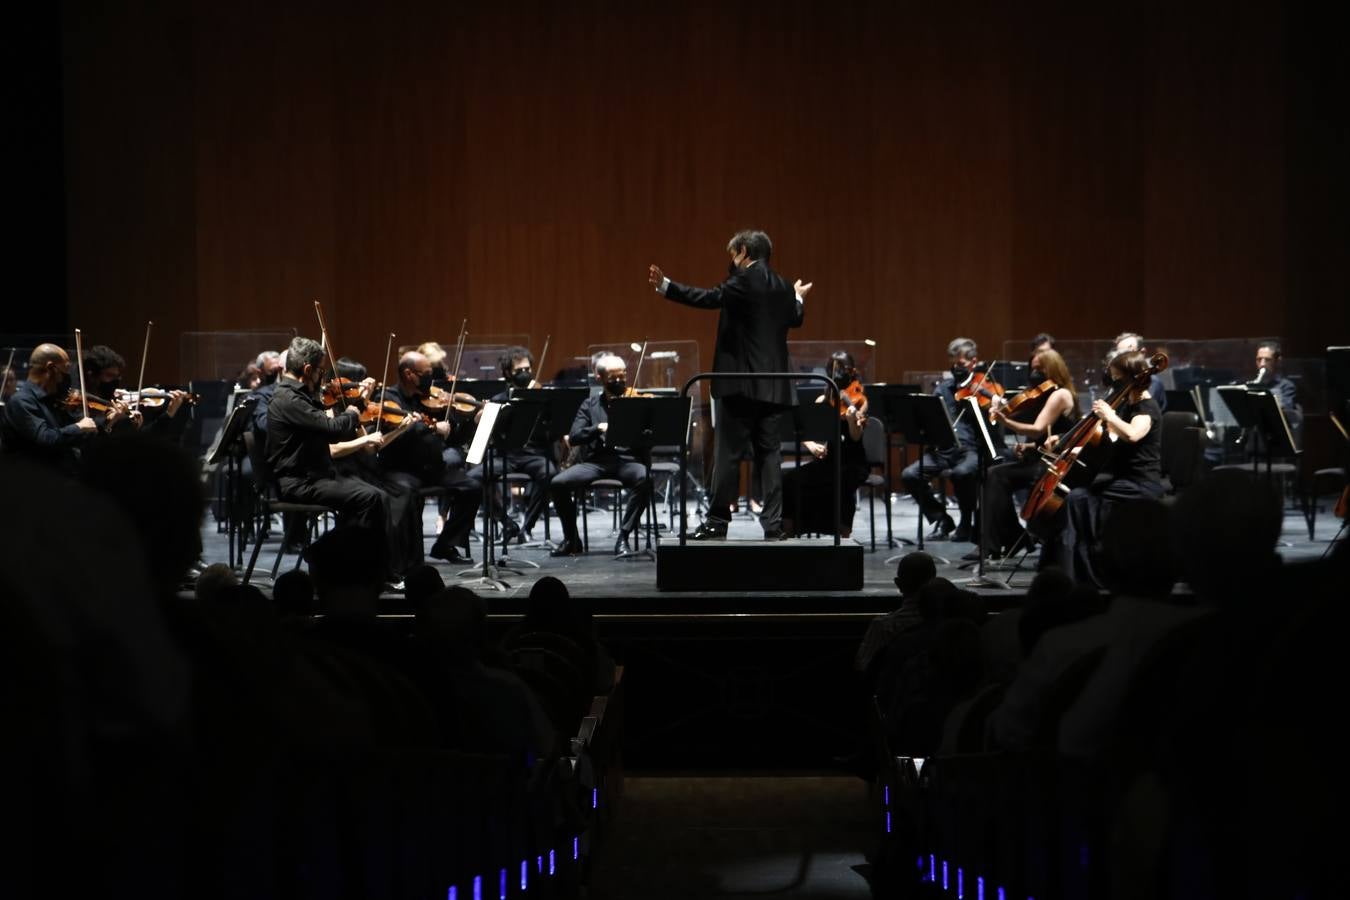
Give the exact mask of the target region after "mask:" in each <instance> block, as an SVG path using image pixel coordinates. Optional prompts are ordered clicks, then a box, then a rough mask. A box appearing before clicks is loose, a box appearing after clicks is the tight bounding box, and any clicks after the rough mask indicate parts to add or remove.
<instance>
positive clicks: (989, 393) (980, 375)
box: [956, 363, 1003, 408]
mask: <svg viewBox="0 0 1350 900" xmlns="http://www.w3.org/2000/svg"><path fill="white" fill-rule="evenodd" d="M993 367H994V364H993V363H990V364H989V365H988V366H986V367H985V368H984V370H983V371H979V372H972V373H971V374H970V377H969V378H967V379H966V381H965V384H963V385H961V386H960V387H958V388H957V389H956V402H957V403H964V402H965V401H967V400H969V399H970V398H971V397H974V398H975V402H977V403H978V404H979V405H980V407H981V408H984V407H987V406H988V405H989V403H990V402H991V401H992V400H993V399H994V398H995V397H1002V396H1003V385H1001V384H999V383H998V382H997V381H995V380H994V379H992V378H990V377H989V370H990V369H992V368H993Z"/></svg>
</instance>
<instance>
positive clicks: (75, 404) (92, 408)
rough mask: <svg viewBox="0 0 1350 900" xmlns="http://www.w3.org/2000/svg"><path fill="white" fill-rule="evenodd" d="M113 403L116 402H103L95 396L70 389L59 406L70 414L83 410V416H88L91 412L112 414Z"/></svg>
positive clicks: (76, 389)
mask: <svg viewBox="0 0 1350 900" xmlns="http://www.w3.org/2000/svg"><path fill="white" fill-rule="evenodd" d="M115 403H116V401H113V400H104V399H103V398H102V397H100V396H98V395H97V394H84V393H81V392H80V389H79V388H71V389H70V390H69V391H68V392H67V393H66V396H65V398H64V399H63V400H62V401H61V405H63V406H64V407H65V408H66V409H67V410H69V411H70V412H72V413H76V412H80V411H82V410H83V411H85V413H84V414H85V415H88V414H89V413H91V412H95V413H109V412H112V411H113V407H114V405H115Z"/></svg>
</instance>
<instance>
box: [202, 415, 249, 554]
mask: <svg viewBox="0 0 1350 900" xmlns="http://www.w3.org/2000/svg"><path fill="white" fill-rule="evenodd" d="M257 405H258V398H257V397H256V396H248V397H245V398H244V399H243V400H241V401H240V402H239V405H237V406H236V407H234V409H232V410H230V414H229V416H228V417H226V419H225V424H224V425H222V426H221V428H220V438H219V440H217V441H216V445H215V447H214V448H213V449H212V450H211V454H210V456H209V457H207V460H206V463H207V465H210V466H219V465H220V461H221V459H222V457H223V458H224V459H225V460H226V468H225V484H226V485H227V487H226V488H225V495H226V498H227V499H226V501H225V531H226V533H227V534H228V535H229V541H230V545H229V552H230V566H231V567H232V568H238V567H239V566H242V565H243V564H244V542H243V541H242V540H240V541H239V560H238V562H236V561H235V557H234V549H235V530H236V528H237V527H238V523H237V522H236V521H235V507H236V504H237V503H238V501H239V498H240V495H241V491H240V490H239V457H240V454H239V453H235V452H233V451H234V447H235V444H236V443H239V444H241V445H242V443H243V440H244V429H245V428H246V427H247V426H248V424H249V423H250V422H251V421H252V420H253V408H254V407H255V406H257Z"/></svg>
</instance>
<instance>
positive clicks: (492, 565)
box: [459, 401, 539, 591]
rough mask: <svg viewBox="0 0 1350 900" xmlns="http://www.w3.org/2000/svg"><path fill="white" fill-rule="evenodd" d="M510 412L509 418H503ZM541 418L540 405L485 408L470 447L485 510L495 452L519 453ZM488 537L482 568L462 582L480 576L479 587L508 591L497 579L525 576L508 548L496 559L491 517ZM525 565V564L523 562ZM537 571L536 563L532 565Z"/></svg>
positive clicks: (464, 575)
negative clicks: (513, 565) (505, 575)
mask: <svg viewBox="0 0 1350 900" xmlns="http://www.w3.org/2000/svg"><path fill="white" fill-rule="evenodd" d="M508 410H509V414H505V415H504V414H503V413H505V412H507V411H508ZM538 417H539V407H538V405H537V404H529V403H520V404H515V403H511V404H505V403H493V402H491V401H489V402H487V403H485V404H483V417H482V419H481V420H480V421H479V423H478V430H477V431H476V432H475V433H474V436H473V443H472V444H471V445H470V447H469V455H468V459H467V462H468V463H469V464H470V465H475V466H476V465H479V464H482V466H483V508H484V509H488V510H490V509H491V508H492V507H491V502H492V496H493V494H492V491H493V480H494V478H495V473H494V471H493V470H494V465H493V452H494V450H507V451H509V450H518V449H520V448H521V447H523V446H525V442H526V440H528V439H529V435H530V433H531V432H532V431H533V430H534V425H535V421H536V419H538ZM487 520H488V524H487V534H485V535H484V536H483V564H482V565H481V566H475V567H474V568H472V569H465V570H464V571H462V572H460V573H459V577H460V578H472V577H474V576H478V583H479V584H480V585H485V586H487V587H490V588H492V589H493V590H497V591H505V590H507V589H508V588H509V587H510V585H509V584H507V583H506V582H505V581H503V580H502V579H501V578H500V577H498V576H499V575H500V574H501V573H503V572H505V573H508V574H511V575H522V576H523V575H524V574H525V573H524V572H522V571H521V570H519V569H512V568H511V567H510V566H509V565H507V563H510V562H511V560H510V559H509V557H508V556H507V553H506V548H505V547H504V546H503V548H502V559H501V561H500V562H499V561H498V560H497V558H496V541H497V517H496V516H493V515H491V514H489V515H488V517H487ZM522 562H525V560H522ZM530 565H533V566H534V567H535V568H536V569H537V568H539V566H538V564H537V563H530Z"/></svg>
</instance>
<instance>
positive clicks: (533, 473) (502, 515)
mask: <svg viewBox="0 0 1350 900" xmlns="http://www.w3.org/2000/svg"><path fill="white" fill-rule="evenodd" d="M498 364H499V365H500V366H501V371H502V377H503V378H505V379H506V390H505V391H502V392H501V393H500V394H497V396H495V397H493V398H492V402H493V403H506V402H507V401H508V400H509V399H510V394H511V389H512V388H521V389H525V388H531V387H538V386H539V382H537V381H536V380H535V377H534V354H533V353H531V352H530V350H529V348H528V347H520V346H515V347H508V348H507V349H506V350H505V351H504V352H503V353H502V355H501V358H500V359H499V360H498ZM492 465H493V468H494V469H495V470H496V471H495V472H494V474H495V475H496V476H497V477H501V476H502V475H503V474H505V473H509V472H523V473H524V474H526V475H528V476H529V477H530V487H529V492H528V494H527V495H526V506H525V524H524V525H523V526H522V525H517V524H516V522H515V520H514V519H512V518H511V517H510V516H509V515H508V514H507V512H506V510H504V509H500V508H499V507H500V504H501V497H500V496H499V495H498V494H497V493H495V492H494V493H493V495H492V502H493V505H494V510H493V512H494V514H495V515H496V516H497V518H498V520H499V521H500V522H501V526H502V539H503V540H506V541H511V540H515V539H517V538H520V537H522V536H523V534H524V533H526V532H528V531H530V530H531V529H532V528H534V524H535V522H537V521H539V517H540V516H542V515H543V514H544V506H545V505H546V504H547V503H548V484H549V481H550V480H551V479H552V478H553V476H554V475H555V474H557V472H558V466H557V463H556V462H555V461H554V455H553V444H552V442H551V441H549V439H548V435H547V434H544V433H543V429H542V427H541V428H537V429H536V433H535V434H533V435H531V437H530V440H529V442H528V443H527V444H526V445H525V446H524V447H522V448H521V449H519V450H511V451H508V452H507V453H505V454H496V455H495V456H494V457H493V460H492ZM483 474H484V473H483V467H482V466H481V465H480V466H475V467H474V468H473V469H471V470H470V471H469V477H471V478H473V479H475V480H477V481H479V482H481V481H482V478H483Z"/></svg>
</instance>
